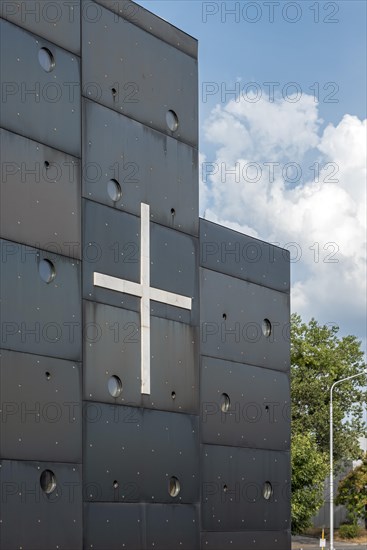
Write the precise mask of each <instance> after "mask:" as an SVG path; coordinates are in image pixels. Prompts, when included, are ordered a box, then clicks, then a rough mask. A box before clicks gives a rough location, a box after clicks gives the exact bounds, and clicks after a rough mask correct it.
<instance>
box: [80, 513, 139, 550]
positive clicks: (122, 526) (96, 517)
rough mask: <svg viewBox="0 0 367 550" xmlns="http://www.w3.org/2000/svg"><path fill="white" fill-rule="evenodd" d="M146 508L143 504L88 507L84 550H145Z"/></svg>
mask: <svg viewBox="0 0 367 550" xmlns="http://www.w3.org/2000/svg"><path fill="white" fill-rule="evenodd" d="M144 523H145V522H144V507H143V506H142V505H141V504H121V503H118V502H114V503H110V502H104V503H100V502H87V503H85V504H84V548H93V549H94V550H106V549H107V548H108V550H121V548H126V549H127V550H143V549H144V548H145V544H144V542H143V541H144V540H145V524H144Z"/></svg>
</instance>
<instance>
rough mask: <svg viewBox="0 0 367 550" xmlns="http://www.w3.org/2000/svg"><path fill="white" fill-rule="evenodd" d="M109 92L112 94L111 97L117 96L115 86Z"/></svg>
mask: <svg viewBox="0 0 367 550" xmlns="http://www.w3.org/2000/svg"><path fill="white" fill-rule="evenodd" d="M111 92H112V96H113V97H116V96H117V90H116V88H112V90H111Z"/></svg>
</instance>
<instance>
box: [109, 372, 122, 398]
mask: <svg viewBox="0 0 367 550" xmlns="http://www.w3.org/2000/svg"><path fill="white" fill-rule="evenodd" d="M121 392H122V382H121V380H120V378H119V377H118V376H111V378H110V379H109V381H108V393H109V394H110V395H111V396H112V397H118V396H119V395H121Z"/></svg>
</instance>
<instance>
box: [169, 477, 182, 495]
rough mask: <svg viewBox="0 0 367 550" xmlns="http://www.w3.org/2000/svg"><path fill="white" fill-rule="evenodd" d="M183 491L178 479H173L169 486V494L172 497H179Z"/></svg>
mask: <svg viewBox="0 0 367 550" xmlns="http://www.w3.org/2000/svg"><path fill="white" fill-rule="evenodd" d="M180 491H181V485H180V482H179V481H178V479H177V477H174V476H173V477H171V479H170V480H169V486H168V492H169V494H170V495H171V497H177V496H178V494H179V492H180Z"/></svg>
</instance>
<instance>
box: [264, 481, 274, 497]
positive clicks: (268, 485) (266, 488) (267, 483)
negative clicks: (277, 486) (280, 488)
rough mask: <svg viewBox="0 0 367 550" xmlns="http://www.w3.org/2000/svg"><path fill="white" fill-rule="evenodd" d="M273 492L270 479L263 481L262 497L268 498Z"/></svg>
mask: <svg viewBox="0 0 367 550" xmlns="http://www.w3.org/2000/svg"><path fill="white" fill-rule="evenodd" d="M272 494H273V487H272V485H271V483H270V481H265V483H264V488H263V497H264V499H265V500H269V499H270V498H271V496H272Z"/></svg>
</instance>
